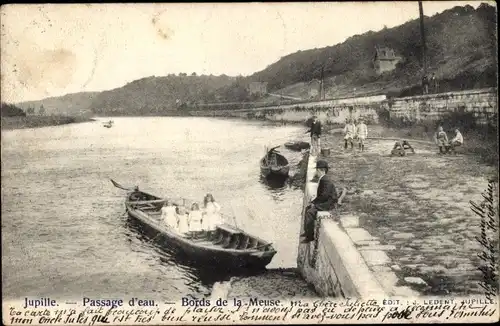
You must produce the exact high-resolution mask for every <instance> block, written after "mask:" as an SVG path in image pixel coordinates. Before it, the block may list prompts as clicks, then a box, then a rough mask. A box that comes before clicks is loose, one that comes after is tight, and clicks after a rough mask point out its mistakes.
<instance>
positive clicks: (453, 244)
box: [322, 133, 498, 296]
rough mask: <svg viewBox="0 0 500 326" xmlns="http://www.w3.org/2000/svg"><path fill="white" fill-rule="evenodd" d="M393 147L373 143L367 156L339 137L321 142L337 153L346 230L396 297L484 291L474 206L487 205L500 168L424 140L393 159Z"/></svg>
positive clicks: (335, 175) (334, 170)
mask: <svg viewBox="0 0 500 326" xmlns="http://www.w3.org/2000/svg"><path fill="white" fill-rule="evenodd" d="M393 145H394V141H384V140H368V141H367V144H366V151H365V152H362V153H361V152H359V151H358V150H357V149H356V148H355V149H354V150H351V149H348V150H344V149H343V141H342V138H341V136H340V135H338V134H337V133H334V134H332V135H328V136H326V137H324V139H322V147H323V148H325V147H326V148H330V149H331V153H330V155H329V156H328V157H326V158H325V159H327V160H328V161H329V163H330V165H331V172H329V174H330V175H331V176H332V179H333V180H334V183H335V184H336V186H337V187H346V188H347V189H348V195H347V196H346V198H345V200H344V205H342V206H341V207H340V208H339V209H338V211H337V213H338V215H339V216H340V222H341V225H342V227H343V228H344V229H345V230H346V232H347V233H348V235H349V236H350V237H351V239H352V240H353V242H354V243H355V245H356V246H357V248H358V250H359V251H360V253H361V255H362V256H363V258H364V259H365V261H366V262H367V265H368V266H369V268H370V269H371V270H372V271H373V272H374V274H375V276H376V278H377V279H378V280H379V282H380V283H381V284H382V285H383V287H384V288H385V289H386V290H387V291H388V292H390V293H393V294H395V295H401V296H413V295H415V294H422V295H446V294H449V295H468V294H480V293H483V291H482V289H481V288H480V286H479V282H480V281H481V280H482V273H481V272H480V271H479V270H478V267H479V266H480V261H479V258H478V256H477V254H478V253H479V252H480V250H481V245H480V244H479V243H478V241H477V240H476V239H475V237H476V236H480V233H481V230H480V218H479V217H478V216H477V215H475V214H474V213H473V212H472V210H471V209H470V204H469V201H471V200H472V201H474V202H476V203H480V202H481V201H482V196H481V194H482V192H483V191H484V190H485V189H486V188H487V186H488V181H487V180H488V179H489V178H492V177H493V178H494V179H495V180H498V171H497V170H496V168H494V167H490V166H486V165H482V164H480V163H479V162H478V161H477V160H476V159H475V158H474V157H470V156H465V155H454V156H448V155H446V156H442V155H438V154H437V151H436V149H435V148H434V147H433V146H432V145H426V144H423V143H415V144H413V145H414V147H415V148H416V154H415V155H408V156H406V157H390V155H389V154H390V151H391V149H392V146H393ZM496 198H498V194H496ZM496 207H498V206H496Z"/></svg>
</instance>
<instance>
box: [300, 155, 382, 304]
mask: <svg viewBox="0 0 500 326" xmlns="http://www.w3.org/2000/svg"><path fill="white" fill-rule="evenodd" d="M315 165H316V157H314V156H309V162H308V167H307V177H306V178H307V179H306V188H305V191H304V202H303V210H302V218H301V233H302V232H304V212H305V209H306V207H307V205H308V203H309V202H310V201H311V199H312V198H313V196H315V194H316V190H317V187H318V184H317V183H316V182H312V181H311V180H312V179H313V177H314V172H315V168H314V167H315ZM315 234H316V235H315V239H316V240H315V241H312V242H310V243H307V244H304V243H300V244H299V250H298V256H297V267H298V269H299V271H300V273H301V274H302V276H303V277H304V279H305V280H306V281H307V282H308V283H310V284H312V285H313V286H314V288H315V290H316V291H317V292H318V293H319V294H320V295H321V296H325V297H328V296H332V297H337V298H338V297H350V298H366V299H368V298H376V297H379V296H382V297H383V296H384V290H383V288H382V286H381V285H380V284H379V283H378V282H377V280H376V279H375V278H374V276H373V275H372V273H371V272H370V270H369V269H368V266H367V265H366V264H365V263H364V260H363V258H362V257H361V254H360V253H359V252H358V251H357V249H356V247H355V246H354V244H353V242H352V241H351V239H350V238H349V236H348V235H347V233H345V232H344V230H342V228H341V226H340V225H339V223H338V221H336V220H334V219H333V216H332V215H331V214H330V212H318V218H317V222H316V232H315Z"/></svg>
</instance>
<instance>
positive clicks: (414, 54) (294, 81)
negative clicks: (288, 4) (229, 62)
mask: <svg viewBox="0 0 500 326" xmlns="http://www.w3.org/2000/svg"><path fill="white" fill-rule="evenodd" d="M424 7H425V5H424ZM424 10H425V8H424ZM419 24H420V23H419V20H418V19H416V20H413V21H409V22H407V23H405V24H403V25H400V26H397V27H394V28H390V29H388V28H386V29H383V30H381V31H378V32H372V31H370V32H368V33H365V34H363V35H355V36H352V37H350V38H348V39H347V40H346V41H345V42H343V43H341V44H337V45H335V46H330V47H326V48H321V49H312V50H307V51H298V52H296V53H293V54H290V55H287V56H285V57H283V58H281V59H280V60H279V61H277V62H276V63H274V64H272V65H270V66H269V67H267V68H266V69H264V70H262V71H260V72H257V73H255V74H253V75H252V76H250V77H249V78H251V79H252V80H261V81H267V82H268V87H269V89H270V91H275V92H280V91H281V89H282V90H283V94H285V95H291V96H297V95H298V96H300V95H302V96H303V95H304V87H305V86H301V84H300V83H305V82H309V81H311V80H313V79H314V78H317V79H319V78H320V76H321V68H322V67H324V76H325V92H326V97H327V98H329V97H339V96H353V95H361V94H373V93H379V94H381V93H392V94H393V95H408V94H410V93H412V92H413V93H414V92H415V89H414V88H415V86H416V85H419V84H420V80H421V67H422V62H421V53H422V47H421V38H420V25H419ZM424 25H425V31H426V43H427V58H428V66H429V71H430V72H435V73H436V76H437V77H438V78H439V79H440V80H441V90H442V91H446V90H450V91H451V90H459V89H470V88H480V87H490V86H496V71H497V68H496V65H497V64H496V58H497V55H496V52H497V49H496V42H497V36H496V8H495V7H492V6H489V5H487V4H481V5H480V6H479V7H478V8H477V9H476V10H475V9H474V8H473V7H471V6H465V7H454V8H452V9H449V10H446V11H444V12H442V13H440V14H436V15H434V16H432V17H425V18H424ZM376 46H379V47H381V46H382V47H389V48H392V49H393V50H394V51H395V52H396V54H397V55H399V56H402V57H403V61H402V62H401V63H399V64H398V65H397V68H396V69H395V70H393V71H391V72H387V73H384V74H382V75H380V76H379V75H377V74H376V73H375V70H374V68H373V63H372V59H373V57H374V54H375V47H376ZM293 85H296V86H297V87H293ZM412 88H413V90H412Z"/></svg>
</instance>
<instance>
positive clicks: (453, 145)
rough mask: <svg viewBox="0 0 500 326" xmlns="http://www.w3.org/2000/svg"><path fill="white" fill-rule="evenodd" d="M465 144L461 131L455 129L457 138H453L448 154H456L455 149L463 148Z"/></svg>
mask: <svg viewBox="0 0 500 326" xmlns="http://www.w3.org/2000/svg"><path fill="white" fill-rule="evenodd" d="M463 144H464V137H463V136H462V133H461V132H460V130H458V129H455V137H453V139H452V140H450V143H449V145H448V147H447V150H446V152H453V153H455V148H456V147H459V146H462V145H463Z"/></svg>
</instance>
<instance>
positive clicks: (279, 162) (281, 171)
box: [260, 146, 290, 177]
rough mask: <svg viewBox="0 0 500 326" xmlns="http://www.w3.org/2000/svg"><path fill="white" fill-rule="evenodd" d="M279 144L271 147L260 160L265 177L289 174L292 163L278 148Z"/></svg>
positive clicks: (261, 170)
mask: <svg viewBox="0 0 500 326" xmlns="http://www.w3.org/2000/svg"><path fill="white" fill-rule="evenodd" d="M278 147H279V146H276V147H273V148H271V149H270V150H269V151H267V153H266V155H265V156H264V157H263V158H262V159H261V160H260V172H261V174H262V175H263V176H264V177H268V176H269V177H270V176H280V177H286V176H288V172H289V171H290V165H289V163H288V160H287V159H286V157H284V156H283V155H281V154H279V152H278V151H277V150H276V148H278Z"/></svg>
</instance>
